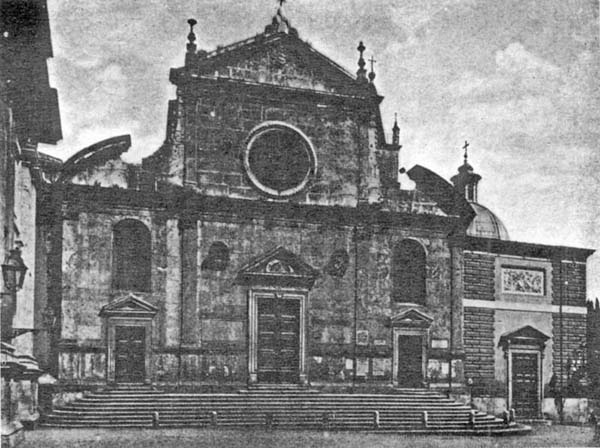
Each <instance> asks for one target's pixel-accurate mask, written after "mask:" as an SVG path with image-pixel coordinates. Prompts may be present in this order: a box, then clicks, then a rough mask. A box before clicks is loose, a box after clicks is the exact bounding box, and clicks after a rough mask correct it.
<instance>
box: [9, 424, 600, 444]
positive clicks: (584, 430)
mask: <svg viewBox="0 0 600 448" xmlns="http://www.w3.org/2000/svg"><path fill="white" fill-rule="evenodd" d="M592 437H593V431H592V429H591V428H589V427H575V426H551V427H538V428H535V430H534V433H532V434H531V435H527V436H515V437H496V438H489V437H443V436H416V437H411V436H404V435H394V434H368V433H359V432H339V433H335V432H329V433H328V432H321V431H263V430H249V431H242V430H208V429H196V428H186V429H158V430H152V429H138V430H108V429H84V430H72V429H45V428H43V429H38V430H36V431H31V432H27V433H26V435H25V442H24V443H23V444H22V445H20V447H21V448H34V447H35V448H55V447H56V448H58V447H61V448H65V447H67V448H72V447H86V448H87V447H93V448H96V447H98V448H99V447H102V448H104V447H106V448H120V447H127V448H130V447H132V448H142V447H143V448H153V447H157V448H158V447H161V448H162V447H175V448H188V447H190V448H191V447H194V448H197V447H227V448H253V447H260V448H271V447H273V448H275V447H278V448H279V447H283V448H300V447H302V448H305V447H327V448H337V447H340V448H342V447H343V448H366V447H369V448H372V447H373V448H374V447H381V448H388V447H389V448H391V447H394V448H397V447H410V448H426V447H437V446H440V447H444V448H459V447H460V448H488V447H489V448H496V447H509V448H511V447H514V448H526V447H575V446H597V445H593V444H592Z"/></svg>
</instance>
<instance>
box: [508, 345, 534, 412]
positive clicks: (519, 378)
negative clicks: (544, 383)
mask: <svg viewBox="0 0 600 448" xmlns="http://www.w3.org/2000/svg"><path fill="white" fill-rule="evenodd" d="M538 356H539V354H538V353H512V396H513V407H514V408H515V410H516V411H517V412H518V415H520V416H523V417H531V418H535V417H537V416H538V415H539V414H540V409H539V404H540V403H539V401H540V400H539V396H538V390H539V384H538V382H539V378H538V370H539V368H538V364H539V362H538Z"/></svg>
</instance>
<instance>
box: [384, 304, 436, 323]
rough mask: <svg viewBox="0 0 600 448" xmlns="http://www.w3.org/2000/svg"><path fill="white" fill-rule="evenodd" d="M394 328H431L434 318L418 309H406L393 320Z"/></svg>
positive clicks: (393, 317)
mask: <svg viewBox="0 0 600 448" xmlns="http://www.w3.org/2000/svg"><path fill="white" fill-rule="evenodd" d="M391 322H392V326H393V327H403V326H409V327H429V326H430V325H431V322H433V317H431V316H429V315H428V314H425V313H424V312H423V311H421V310H418V309H416V308H409V309H406V310H404V311H402V312H400V313H398V314H396V315H395V316H392V318H391Z"/></svg>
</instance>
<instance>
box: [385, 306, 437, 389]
mask: <svg viewBox="0 0 600 448" xmlns="http://www.w3.org/2000/svg"><path fill="white" fill-rule="evenodd" d="M391 320H392V322H391V325H392V331H393V333H392V338H393V339H392V341H393V343H394V347H393V350H394V351H393V359H392V382H393V383H394V385H395V386H398V387H425V386H426V384H427V378H426V376H425V372H426V367H427V347H428V341H429V327H430V326H431V322H432V321H433V318H432V317H431V316H428V315H427V314H425V313H424V312H423V311H421V310H418V309H415V308H407V309H405V310H404V311H402V312H401V313H399V314H397V315H395V316H393V317H392V319H391Z"/></svg>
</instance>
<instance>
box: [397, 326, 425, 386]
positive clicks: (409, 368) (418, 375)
mask: <svg viewBox="0 0 600 448" xmlns="http://www.w3.org/2000/svg"><path fill="white" fill-rule="evenodd" d="M398 386H400V387H423V336H418V335H415V336H413V335H402V334H401V335H399V336H398Z"/></svg>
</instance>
